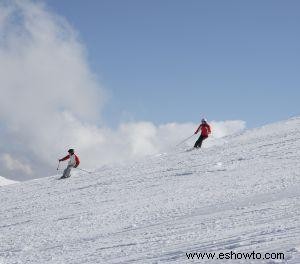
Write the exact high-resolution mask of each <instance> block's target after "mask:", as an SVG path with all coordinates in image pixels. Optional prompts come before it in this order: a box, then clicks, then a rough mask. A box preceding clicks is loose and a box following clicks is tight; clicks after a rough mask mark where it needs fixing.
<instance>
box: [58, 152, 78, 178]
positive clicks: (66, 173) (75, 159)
mask: <svg viewBox="0 0 300 264" xmlns="http://www.w3.org/2000/svg"><path fill="white" fill-rule="evenodd" d="M68 153H69V155H67V156H65V157H64V158H62V159H59V162H61V161H65V160H67V159H70V160H69V163H68V166H67V168H65V170H64V173H63V175H62V176H61V179H64V178H69V177H70V176H71V174H70V173H71V170H72V168H77V167H78V165H79V163H80V161H79V158H78V156H77V155H75V153H74V149H69V150H68Z"/></svg>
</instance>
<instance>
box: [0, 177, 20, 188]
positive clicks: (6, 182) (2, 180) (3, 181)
mask: <svg viewBox="0 0 300 264" xmlns="http://www.w3.org/2000/svg"><path fill="white" fill-rule="evenodd" d="M14 183H18V182H17V181H13V180H9V179H6V178H4V177H2V176H0V186H4V185H9V184H14Z"/></svg>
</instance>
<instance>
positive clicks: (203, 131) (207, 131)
mask: <svg viewBox="0 0 300 264" xmlns="http://www.w3.org/2000/svg"><path fill="white" fill-rule="evenodd" d="M200 130H201V136H203V137H208V135H209V134H210V133H211V129H210V126H209V124H207V123H205V124H201V125H200V126H199V127H198V128H197V130H196V131H195V134H197V133H198V132H199V131H200Z"/></svg>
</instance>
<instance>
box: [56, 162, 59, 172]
mask: <svg viewBox="0 0 300 264" xmlns="http://www.w3.org/2000/svg"><path fill="white" fill-rule="evenodd" d="M59 164H60V161H59V162H58V165H57V169H56V170H58V169H59Z"/></svg>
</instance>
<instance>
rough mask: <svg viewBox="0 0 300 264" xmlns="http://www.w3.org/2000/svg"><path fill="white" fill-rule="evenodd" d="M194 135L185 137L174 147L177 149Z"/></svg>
mask: <svg viewBox="0 0 300 264" xmlns="http://www.w3.org/2000/svg"><path fill="white" fill-rule="evenodd" d="M194 135H195V134H193V135H191V136H189V137H187V138H186V139H184V140H182V141H181V142H179V143H178V144H177V145H176V147H178V146H179V145H181V144H182V143H183V142H185V141H187V140H189V139H190V138H191V137H193V136H194Z"/></svg>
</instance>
